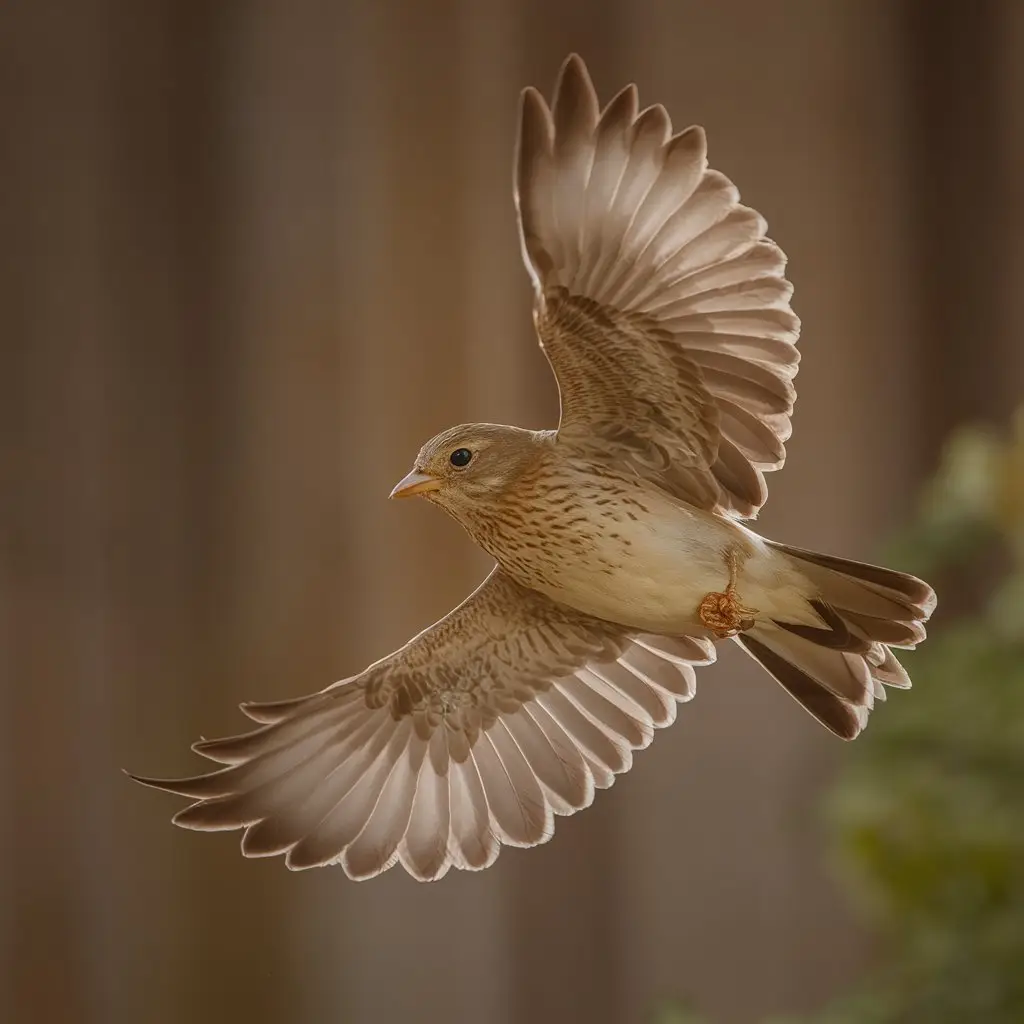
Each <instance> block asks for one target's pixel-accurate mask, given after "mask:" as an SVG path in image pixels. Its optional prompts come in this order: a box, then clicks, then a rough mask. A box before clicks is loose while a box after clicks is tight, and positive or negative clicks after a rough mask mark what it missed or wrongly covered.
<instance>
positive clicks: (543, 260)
mask: <svg viewBox="0 0 1024 1024" xmlns="http://www.w3.org/2000/svg"><path fill="white" fill-rule="evenodd" d="M637 107H638V103H637V92H636V88H635V87H634V86H628V87H627V88H626V89H623V90H622V91H621V92H620V93H619V94H618V95H617V96H616V97H615V98H614V99H613V100H612V101H611V103H609V104H608V106H607V107H606V108H605V109H604V111H603V112H601V111H599V107H598V101H597V96H596V94H595V92H594V87H593V85H592V84H591V81H590V77H589V75H588V74H587V70H586V67H585V66H584V64H583V61H582V60H581V59H580V58H579V57H577V56H575V55H573V56H571V57H570V58H569V59H568V60H567V61H566V63H565V64H564V65H563V67H562V71H561V74H560V75H559V79H558V84H557V86H556V88H555V98H554V102H553V104H552V107H551V109H550V110H549V108H548V106H547V104H546V103H545V101H544V99H543V98H542V97H541V95H540V94H539V93H538V92H537V91H536V90H535V89H526V90H525V91H524V93H523V97H522V117H521V122H520V129H519V140H518V146H517V156H516V207H517V210H518V213H519V225H520V234H521V240H522V246H523V256H524V259H525V261H526V266H527V269H528V271H529V273H530V276H531V278H532V280H533V283H534V287H535V290H536V307H535V322H536V325H537V331H538V334H539V337H540V342H541V345H542V347H543V348H544V351H545V352H546V354H547V357H548V360H549V361H550V363H551V366H552V369H553V370H554V372H555V376H556V377H557V379H558V386H559V391H560V394H561V401H562V419H561V425H560V427H559V437H560V438H561V439H562V440H563V441H565V442H566V443H570V444H573V445H576V446H590V447H591V448H593V449H595V450H600V451H603V452H604V453H605V454H606V455H610V456H611V457H613V458H619V459H625V460H628V461H629V462H630V463H631V464H632V465H633V466H634V467H635V468H636V469H637V471H638V472H640V473H642V474H644V475H645V476H648V477H649V478H651V479H653V480H655V481H656V482H658V483H659V484H660V485H661V486H663V487H665V488H666V489H668V490H669V491H671V492H672V493H674V494H676V495H677V496H678V497H680V498H683V499H684V500H686V501H689V502H691V503H693V504H696V505H699V506H700V507H702V508H707V509H711V510H714V511H718V512H722V513H730V514H733V515H739V516H751V515H754V514H756V512H757V510H758V509H759V508H760V506H761V505H762V504H763V503H764V501H765V499H766V497H767V488H766V486H765V482H764V473H765V472H768V471H770V470H774V469H778V468H779V467H780V466H781V465H782V464H783V461H784V460H785V454H786V452H785V447H784V442H785V441H786V440H787V438H788V437H789V435H790V432H791V428H790V414H791V413H792V410H793V403H794V400H795V397H796V391H795V389H794V387H793V378H794V376H795V375H796V371H797V363H798V360H799V355H798V352H797V349H796V347H795V344H796V340H797V336H798V334H799V321H798V319H797V317H796V316H795V315H794V313H793V311H792V310H791V309H790V305H789V299H790V295H791V294H792V286H791V285H790V284H789V282H788V281H787V280H786V278H785V273H784V269H785V262H786V260H785V256H784V254H783V253H782V250H781V249H779V247H778V246H777V245H775V243H774V242H772V241H770V240H768V239H767V238H766V237H765V230H766V225H765V222H764V220H763V218H762V217H761V216H760V215H759V214H757V213H756V212H755V211H754V210H751V209H749V208H748V207H745V206H741V205H740V203H739V193H738V192H737V190H736V188H735V187H734V186H733V184H732V182H730V181H729V179H728V178H726V177H725V176H724V175H722V174H720V173H719V172H717V171H714V170H709V169H708V165H707V145H706V140H705V137H704V132H703V130H702V129H700V128H697V127H693V128H688V129H686V131H683V132H680V133H679V134H677V135H673V134H672V126H671V122H670V121H669V117H668V114H667V113H666V112H665V110H664V108H663V107H661V106H654V107H649V108H648V109H647V110H645V111H643V112H642V113H639V114H638V111H637Z"/></svg>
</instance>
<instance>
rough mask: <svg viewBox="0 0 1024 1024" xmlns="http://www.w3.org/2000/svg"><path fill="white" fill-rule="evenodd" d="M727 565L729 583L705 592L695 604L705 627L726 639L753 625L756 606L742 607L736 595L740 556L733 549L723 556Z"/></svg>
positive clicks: (720, 638) (721, 638) (720, 637)
mask: <svg viewBox="0 0 1024 1024" xmlns="http://www.w3.org/2000/svg"><path fill="white" fill-rule="evenodd" d="M725 563H726V565H727V566H728V567H729V584H728V586H727V587H726V588H725V590H724V591H722V592H719V591H712V593H710V594H705V595H704V598H703V600H702V601H701V603H700V604H699V605H698V606H697V615H698V616H699V617H700V621H701V622H702V623H703V624H704V626H705V627H706V628H707V629H710V630H711V632H712V633H714V634H715V636H717V637H718V638H719V640H727V639H728V638H729V637H731V636H736V634H737V633H742V632H744V631H745V630H748V629H750V627H751V626H753V625H754V616H755V615H757V609H756V608H744V607H743V605H742V604H740V602H739V598H738V597H737V596H736V580H737V578H738V577H739V574H740V558H739V554H738V553H737V552H736V550H735V549H731V550H730V551H729V552H728V553H727V554H726V556H725Z"/></svg>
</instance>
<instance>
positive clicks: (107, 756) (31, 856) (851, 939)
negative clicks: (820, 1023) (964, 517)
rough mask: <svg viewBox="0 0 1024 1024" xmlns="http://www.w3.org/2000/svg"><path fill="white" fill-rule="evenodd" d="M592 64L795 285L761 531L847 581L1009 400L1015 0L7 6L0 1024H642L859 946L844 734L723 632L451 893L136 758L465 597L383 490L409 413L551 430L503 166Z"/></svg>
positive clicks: (802, 988)
mask: <svg viewBox="0 0 1024 1024" xmlns="http://www.w3.org/2000/svg"><path fill="white" fill-rule="evenodd" d="M571 50H576V51H579V52H580V53H581V54H582V55H583V56H584V57H585V59H586V60H587V61H588V63H589V65H590V68H591V71H592V73H593V75H594V78H595V81H596V84H597V87H598V89H599V92H600V94H601V96H602V98H603V99H608V98H610V97H611V95H612V94H613V93H614V92H615V91H617V90H618V88H619V87H620V86H621V85H623V84H625V83H626V82H627V81H636V82H637V83H638V85H639V87H640V93H641V100H642V101H646V102H655V101H660V102H663V103H665V104H666V105H667V106H668V108H669V111H670V113H671V114H672V116H673V119H674V121H675V123H676V124H677V126H678V127H683V126H685V125H686V124H689V123H692V122H698V123H701V124H703V125H704V126H705V127H706V128H707V131H708V135H709V140H710V151H711V160H712V164H713V166H716V167H718V168H720V169H721V170H723V171H725V172H726V173H727V174H729V175H730V176H731V177H732V178H734V180H735V181H736V182H737V184H738V185H739V187H740V189H741V191H742V193H743V196H744V199H745V200H746V201H747V202H749V203H750V204H752V205H753V206H755V207H756V208H757V209H759V210H760V211H761V212H762V213H764V214H765V216H766V217H767V218H768V221H769V224H770V226H771V234H772V236H773V237H774V238H776V239H777V240H778V241H779V242H780V244H781V245H782V246H783V247H784V248H785V250H786V251H787V253H788V254H789V256H790V258H791V277H792V280H793V281H794V282H795V284H796V289H797V290H796V296H795V306H796V308H797V310H798V312H799V313H800V315H801V317H802V319H803V323H804V330H803V338H802V342H801V347H802V350H803V354H804V361H803V363H802V369H801V372H800V376H799V379H798V384H799V387H800V392H801V397H800V401H799V403H798V405H797V412H796V418H795V434H794V437H793V440H792V443H791V445H790V447H789V451H790V462H789V465H788V466H787V468H786V470H785V472H784V473H781V474H778V475H776V476H775V477H773V478H772V480H771V481H770V485H771V500H770V502H769V504H768V507H767V509H766V512H765V514H764V515H763V517H762V520H761V525H762V526H763V528H764V530H765V531H766V532H768V533H769V534H771V535H773V536H776V537H777V538H779V539H781V540H784V541H788V542H795V543H798V544H800V545H802V546H806V547H815V548H821V549H826V550H830V551H833V552H836V553H838V554H843V555H848V556H853V557H864V558H866V557H870V556H872V555H874V554H876V553H877V551H878V546H877V545H878V542H879V540H880V539H881V538H882V537H884V536H885V535H887V534H888V533H889V532H890V531H891V530H893V529H894V528H896V527H897V526H899V525H900V524H901V523H903V522H904V521H905V520H906V519H907V517H908V515H909V514H910V510H911V508H912V505H913V501H914V496H915V494H916V492H917V488H918V484H919V482H920V481H921V479H922V478H923V477H924V476H925V475H926V474H927V473H928V471H929V470H930V468H931V467H932V466H933V464H934V463H935V462H936V460H937V458H938V452H939V449H940V445H941V442H942V439H943V438H944V437H945V435H946V433H947V431H948V430H949V429H950V428H951V427H953V426H954V425H956V424H957V423H960V422H962V421H964V420H969V419H978V418H982V419H988V420H993V421H995V420H1001V419H1003V418H1005V417H1006V415H1007V414H1008V413H1009V411H1010V409H1011V407H1012V406H1013V405H1014V403H1015V402H1016V401H1017V400H1018V399H1019V397H1020V395H1021V393H1022V391H1024V387H1022V381H1024V343H1022V338H1021V331H1020V323H1021V320H1020V291H1019V289H1020V281H1021V279H1022V278H1024V230H1022V229H1024V173H1022V171H1024V61H1021V59H1020V54H1021V53H1022V52H1024V4H1021V3H1019V2H1016V0H1004V2H997V0H976V2H974V3H972V4H969V5H968V4H959V5H957V4H948V5H947V4H940V3H936V2H934V0H906V2H897V0H890V2H881V0H877V2H870V0H829V2H823V0H775V2H773V3H764V2H763V0H718V2H716V3H702V2H697V0H690V2H684V0H677V2H668V0H600V2H597V0H431V2H429V3H427V2H424V0H404V2H402V0H390V2H388V0H288V2H285V0H246V2H242V0H222V2H217V3H213V2H204V0H146V2H140V0H79V2H77V3H75V2H67V3H57V2H50V0H20V2H19V0H11V2H9V3H7V4H5V5H4V9H3V12H2V15H0V139H2V140H3V141H2V150H0V152H2V159H0V182H2V186H3V187H2V190H0V260H2V270H0V345H2V355H3V359H2V363H0V366H2V369H0V397H2V401H0V458H2V463H0V478H2V484H3V485H2V491H0V506H2V507H0V524H2V526H3V529H2V531H0V551H2V552H3V560H2V591H0V599H2V604H0V612H2V617H0V673H2V677H3V681H4V691H3V692H4V701H3V713H2V715H0V723H2V726H0V728H2V730H3V731H2V733H0V735H2V736H3V747H2V751H3V754H4V755H5V757H6V761H7V767H6V770H4V771H3V773H2V775H0V794H2V797H3V805H2V810H3V823H4V824H3V830H2V834H3V838H2V839H0V884H2V888H3V892H2V902H0V962H2V963H3V964H4V967H5V968H6V970H5V972H4V975H3V976H2V979H0V984H2V985H3V988H2V989H0V1018H2V1019H3V1020H5V1021H10V1022H12V1024H37V1022H40V1024H64V1022H69V1024H71V1022H74V1024H181V1022H186V1021H187V1022H189V1024H207V1022H214V1021H217V1022H225V1021H246V1022H249V1024H264V1022H267V1024H269V1022H288V1024H321V1022H328V1021H330V1022H357V1024H377V1022H385V1024H392V1022H395V1024H397V1022H399V1021H414V1022H422V1024H434V1022H446V1024H477V1022H486V1024H491V1022H493V1024H525V1022H536V1024H548V1022H556V1021H587V1022H588V1024H627V1022H628V1024H632V1022H642V1021H646V1020H647V1019H649V1016H648V1015H649V1014H650V1013H651V1012H652V1008H653V1007H654V1006H655V1005H656V1004H657V1003H658V1001H659V1000H661V999H664V998H668V997H676V996H678V997H683V998H685V999H687V1000H689V1001H691V1003H692V1004H693V1005H695V1006H697V1007H699V1008H700V1009H701V1010H702V1011H703V1012H705V1013H707V1014H708V1016H709V1017H710V1018H713V1019H714V1020H715V1021H716V1022H722V1024H739V1022H746V1021H758V1020H760V1019H761V1018H762V1017H763V1016H764V1015H767V1014H770V1013H774V1012H781V1011H804V1010H809V1009H813V1008H815V1007H818V1006H820V1005H822V1004H823V1003H824V1002H825V1001H826V1000H828V999H829V998H830V997H831V996H833V995H834V994H835V993H837V992H839V991H841V990H843V989H844V988H845V987H846V986H848V985H849V984H851V983H852V982H853V981H854V980H855V979H856V978H857V977H858V976H859V975H860V973H861V972H862V970H864V969H865V967H866V966H867V965H869V964H870V963H871V961H872V958H873V956H874V952H875V951H874V949H873V945H872V940H871V938H870V936H869V934H868V933H866V932H863V931H862V930H861V929H860V927H859V926H858V925H857V924H856V923H855V922H854V918H853V916H852V914H851V910H850V908H849V904H848V901H847V898H846V896H845V894H844V891H843V889H842V888H841V886H840V884H839V883H838V882H837V879H836V876H835V874H834V872H833V871H832V870H831V869H830V866H829V859H828V857H827V856H826V855H825V847H826V844H825V840H824V837H823V825H822V822H821V818H820V815H819V814H818V813H817V809H818V806H819V803H820V800H821V797H822V793H823V792H824V790H825V787H827V786H828V785H829V783H830V780H831V779H832V778H833V776H834V773H835V772H836V771H837V768H838V766H839V765H840V764H841V763H842V761H843V759H844V758H847V757H849V756H851V750H853V749H854V748H851V747H846V746H844V745H842V744H840V743H839V742H838V741H836V740H834V739H833V738H832V737H830V736H828V735H827V734H825V733H824V731H823V730H820V729H819V728H817V727H816V726H815V725H814V723H813V722H812V721H811V719H809V718H808V717H807V716H806V715H804V714H802V713H800V711H799V710H798V709H797V708H796V706H795V705H793V704H792V702H790V701H789V700H788V698H787V697H786V696H785V695H784V694H783V693H782V691H781V689H779V688H777V687H775V686H773V685H772V684H771V683H770V682H769V681H768V680H767V679H766V678H764V677H763V676H762V675H761V674H760V673H759V672H758V671H756V670H755V669H754V668H753V666H752V665H751V664H750V663H748V662H746V661H745V660H744V659H743V657H742V656H741V655H738V654H737V656H733V651H732V650H731V649H730V650H727V651H724V652H723V657H722V658H721V660H720V663H719V664H718V665H717V666H715V667H714V668H712V669H710V670H706V671H704V672H702V674H701V677H700V686H699V694H698V699H697V700H696V701H695V702H694V703H693V704H691V705H688V706H687V707H686V708H685V709H683V710H682V712H681V714H680V716H679V721H678V722H677V724H676V725H675V726H674V727H673V728H672V729H671V730H670V731H668V732H667V733H664V734H662V735H660V736H659V737H658V739H657V740H656V742H655V744H654V746H653V747H652V748H651V749H650V750H648V751H647V752H645V753H643V754H641V755H639V756H638V757H637V759H636V764H635V767H634V769H633V771H632V772H631V773H630V774H628V775H627V776H624V777H622V778H621V779H620V780H619V781H618V782H617V783H616V785H615V787H614V788H613V789H612V790H611V791H609V792H607V793H603V794H601V795H600V796H599V798H598V800H597V801H596V802H595V805H594V806H593V807H592V808H591V809H589V810H588V811H586V812H585V813H583V814H580V815H578V816H576V817H574V818H571V819H560V821H559V825H558V832H557V836H556V838H555V841H554V842H552V843H550V844H548V845H546V846H544V847H541V848H538V849H535V850H532V851H517V850H506V851H505V852H504V853H503V855H502V856H501V858H500V859H499V861H498V863H497V865H496V866H495V867H494V868H492V869H491V870H489V871H488V872H486V873H485V874H483V875H476V876H474V875H462V874H454V873H453V874H452V875H449V876H448V877H447V878H446V879H445V880H444V881H443V882H441V883H439V884H437V885H431V886H424V885H417V884H416V883H414V882H412V881H411V880H409V879H408V878H407V877H405V876H404V875H403V874H402V873H400V872H399V871H398V870H395V871H392V872H390V873H389V874H388V875H386V876H384V877H381V878H379V879H376V880H374V881H372V882H369V883H365V884H354V883H350V882H348V881H347V880H346V879H345V878H344V876H343V875H342V873H341V872H340V871H332V870H324V871H318V872H311V873H305V874H290V873H288V872H286V871H285V870H284V868H283V865H282V864H281V863H280V862H279V861H277V860H273V861H256V862H245V861H243V860H242V859H241V858H240V856H239V854H238V849H237V836H201V835H195V834H190V833H185V832H182V831H179V830H175V829H173V828H172V827H171V826H170V825H169V823H168V819H169V816H170V814H171V812H172V810H173V809H174V808H175V806H176V805H175V803H174V801H173V800H172V799H170V798H165V797H162V796H161V795H159V794H155V793H153V792H148V791H145V790H143V789H141V788H139V787H136V786H133V785H132V784H130V783H129V782H128V780H126V779H125V778H124V777H123V776H122V775H121V774H120V772H119V770H120V769H121V768H122V767H129V768H131V769H132V770H135V771H139V772H142V773H148V774H155V775H171V774H175V773H187V772H190V771H191V770H192V769H194V768H196V767H197V766H198V764H199V762H198V761H197V759H195V758H194V757H193V756H192V755H191V754H190V753H189V751H188V744H189V743H190V742H191V741H192V740H193V739H195V738H198V737H199V736H200V735H205V736H212V735H219V734H225V733H229V732H232V731H237V730H238V729H239V728H240V727H242V726H243V724H244V723H243V719H242V718H241V715H240V714H239V713H238V712H237V711H235V710H234V708H235V704H236V702H237V701H239V700H243V699H275V698H284V697H287V696H291V695H298V694H302V693H307V692H310V691H313V690H316V689H319V688H320V687H322V686H323V685H325V684H327V683H329V682H331V681H332V680H334V679H336V678H339V677H341V676H342V675H347V674H350V673H351V672H353V671H355V670H357V669H358V668H360V667H361V666H362V665H363V664H365V663H366V662H368V661H370V660H372V659H374V658H376V657H378V656H380V655H381V654H383V653H385V652H387V651H390V650H392V649H393V648H394V647H395V646H397V645H398V644H400V643H401V642H404V640H405V639H407V638H408V637H409V636H410V635H411V634H412V633H414V632H416V631H418V630H419V629H420V628H422V627H423V626H424V625H426V624H427V623H429V622H431V621H433V620H434V619H435V618H437V617H438V616H439V615H441V614H442V613H443V612H445V611H446V610H447V609H448V608H449V607H450V606H451V605H452V604H454V603H455V602H456V601H457V600H459V599H460V598H461V597H462V596H463V595H464V594H465V593H466V592H467V591H468V589H469V588H470V587H471V586H472V585H473V584H475V582H476V581H477V580H478V579H480V578H481V576H482V575H483V573H484V571H485V569H486V563H485V560H484V559H483V558H482V557H481V556H480V555H479V554H477V553H476V552H474V550H473V548H472V546H471V544H470V542H469V541H468V540H467V539H466V538H465V537H464V536H463V535H462V534H461V533H460V531H459V530H458V528H457V527H456V525H455V524H454V523H452V522H450V521H448V520H447V519H446V518H445V517H444V516H443V515H442V514H441V513H439V512H438V511H437V510H434V509H431V508H429V507H428V506H426V505H424V504H412V505H409V504H405V503H401V504H398V503H389V502H387V501H386V496H387V492H388V490H389V488H390V486H391V485H392V483H393V482H394V481H395V480H397V479H398V477H400V476H401V475H402V474H403V473H404V472H405V471H406V469H407V468H408V466H409V464H410V462H411V459H412V457H413V455H414V453H415V452H416V450H417V449H418V447H419V445H420V444H421V443H422V441H423V440H425V439H426V438H427V437H429V436H430V435H431V434H433V433H434V432H435V431H437V430H438V429H441V428H443V427H445V426H447V425H450V424H452V423H456V422H461V421H466V420H472V419H487V420H493V421H498V422H502V421H505V422H514V423H520V424H524V425H528V426H543V425H552V424H553V423H554V422H555V420H556V417H557V396H556V393H555V388H554V385H553V382H552V380H551V379H550V375H549V371H548V369H547V366H546V364H545V362H544V360H543V357H542V355H541V354H540V352H539V351H538V349H537V348H536V345H535V342H534V339H533V336H532V328H531V323H530V315H529V307H530V295H529V289H528V285H527V279H526V275H525V274H524V272H523V271H522V269H521V266H520V262H519V252H518V243H517V239H516V234H515V223H514V218H513V207H512V201H511V192H510V183H511V150H512V143H513V138H514V129H515V110H516V102H517V96H518V92H519V90H520V88H521V87H522V86H523V85H525V84H531V83H532V84H536V85H539V86H541V87H542V88H543V89H544V90H545V92H547V93H550V89H551V86H552V84H553V82H554V78H555V74H556V72H557V69H558V66H559V64H560V62H561V60H562V59H563V58H564V56H565V55H566V54H567V53H568V52H569V51H571ZM952 600H953V603H954V604H955V600H956V599H955V597H954V598H953V599H952ZM936 628H939V626H938V625H937V627H936ZM915 695H916V694H910V695H905V694H896V695H895V696H894V697H893V698H891V699H890V702H889V707H890V708H891V707H892V706H893V705H894V703H895V702H896V701H912V700H914V698H915ZM886 710H887V709H886V708H882V709H881V710H880V711H879V712H878V715H884V714H885V713H886ZM876 717H877V716H876ZM5 1008H9V1009H5ZM979 1019H980V1018H979Z"/></svg>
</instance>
